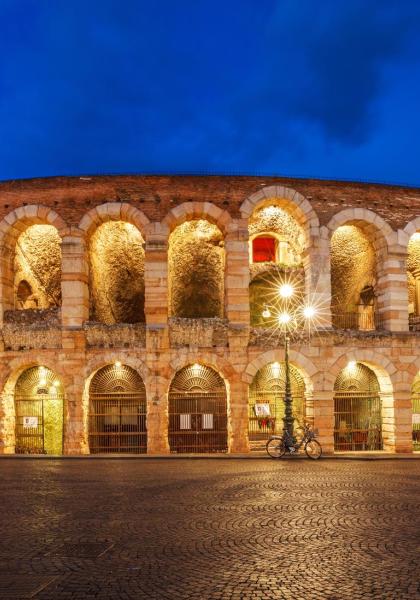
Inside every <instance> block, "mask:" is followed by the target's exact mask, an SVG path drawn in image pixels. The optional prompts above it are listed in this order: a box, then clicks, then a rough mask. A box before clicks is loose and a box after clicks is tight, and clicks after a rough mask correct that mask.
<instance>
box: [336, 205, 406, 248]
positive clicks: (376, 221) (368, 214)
mask: <svg viewBox="0 0 420 600" xmlns="http://www.w3.org/2000/svg"><path fill="white" fill-rule="evenodd" d="M349 224H351V225H356V226H357V225H359V226H360V227H362V228H363V227H364V228H367V229H369V230H370V231H371V232H374V234H376V235H379V237H380V238H382V240H383V242H384V244H385V245H386V246H387V248H389V247H390V246H393V245H395V244H397V233H396V232H395V231H394V230H393V229H392V227H391V226H390V225H389V223H387V222H386V221H385V220H384V219H383V218H382V217H380V216H379V215H377V214H376V213H375V212H373V211H372V210H368V209H367V208H346V209H344V210H341V211H340V212H338V213H336V214H335V215H334V216H333V217H331V219H330V220H329V222H328V224H327V226H326V227H327V231H328V237H329V238H331V236H332V234H333V233H334V231H336V229H338V227H341V226H342V225H349Z"/></svg>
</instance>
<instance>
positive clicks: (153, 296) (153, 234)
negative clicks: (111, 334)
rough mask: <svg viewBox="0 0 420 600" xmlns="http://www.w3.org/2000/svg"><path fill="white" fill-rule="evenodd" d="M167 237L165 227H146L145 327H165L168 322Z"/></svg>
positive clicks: (158, 224) (167, 232)
mask: <svg viewBox="0 0 420 600" xmlns="http://www.w3.org/2000/svg"><path fill="white" fill-rule="evenodd" d="M168 237H169V230H168V227H167V226H166V225H162V224H161V223H149V225H147V227H146V252H145V265H144V283H145V308H144V310H145V313H146V324H147V325H164V326H166V325H167V321H168Z"/></svg>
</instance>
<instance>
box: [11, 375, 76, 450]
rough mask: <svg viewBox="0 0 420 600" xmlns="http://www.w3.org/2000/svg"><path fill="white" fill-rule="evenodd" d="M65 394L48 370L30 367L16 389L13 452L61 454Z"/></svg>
mask: <svg viewBox="0 0 420 600" xmlns="http://www.w3.org/2000/svg"><path fill="white" fill-rule="evenodd" d="M63 412H64V391H63V386H62V383H61V381H60V379H59V378H58V377H57V375H56V374H55V373H54V372H53V371H51V369H48V368H47V367H43V366H39V367H31V368H29V369H27V370H26V371H24V372H23V373H22V374H21V375H20V377H19V378H18V380H17V382H16V386H15V413H16V417H15V440H16V441H15V452H16V453H17V454H62V453H63Z"/></svg>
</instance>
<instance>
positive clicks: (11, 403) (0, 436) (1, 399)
mask: <svg viewBox="0 0 420 600" xmlns="http://www.w3.org/2000/svg"><path fill="white" fill-rule="evenodd" d="M14 451H15V398H14V393H13V391H11V390H9V389H5V390H4V391H3V393H2V394H1V396H0V454H13V453H14Z"/></svg>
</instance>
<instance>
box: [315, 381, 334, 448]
mask: <svg viewBox="0 0 420 600" xmlns="http://www.w3.org/2000/svg"><path fill="white" fill-rule="evenodd" d="M313 423H314V429H317V430H318V435H317V440H318V441H319V443H320V444H321V446H322V452H323V454H333V453H334V391H333V390H314V392H313Z"/></svg>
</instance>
